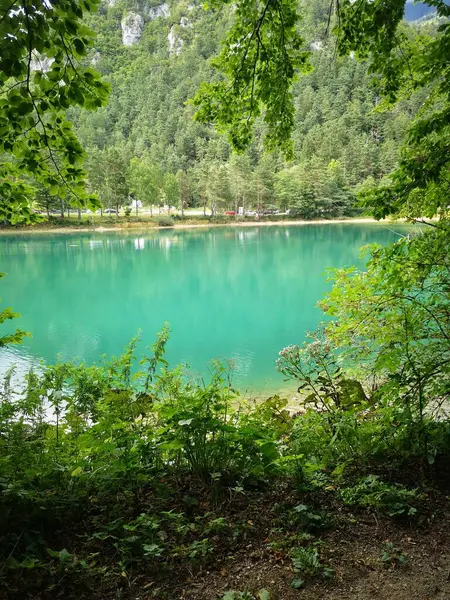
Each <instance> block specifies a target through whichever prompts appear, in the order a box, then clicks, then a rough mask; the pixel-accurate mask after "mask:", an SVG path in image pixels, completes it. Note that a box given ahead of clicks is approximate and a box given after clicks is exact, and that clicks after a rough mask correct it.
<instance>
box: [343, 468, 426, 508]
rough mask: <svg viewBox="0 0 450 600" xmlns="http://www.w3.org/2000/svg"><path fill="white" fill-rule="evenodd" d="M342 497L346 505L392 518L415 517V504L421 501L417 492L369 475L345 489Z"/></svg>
mask: <svg viewBox="0 0 450 600" xmlns="http://www.w3.org/2000/svg"><path fill="white" fill-rule="evenodd" d="M341 496H342V499H343V501H344V502H345V503H346V504H356V505H358V506H362V507H363V508H369V509H372V510H376V511H379V512H384V513H386V514H388V515H389V516H390V517H412V516H414V515H415V514H416V513H417V508H415V506H414V504H415V503H417V502H418V500H419V499H420V496H419V494H418V492H417V491H416V490H408V489H406V488H405V487H403V486H401V485H398V484H394V485H393V484H389V483H385V482H384V481H382V480H381V479H379V478H378V477H377V476H375V475H369V476H368V477H365V478H364V479H362V480H361V481H359V482H358V483H357V484H356V485H352V486H351V487H348V488H343V489H342V490H341Z"/></svg>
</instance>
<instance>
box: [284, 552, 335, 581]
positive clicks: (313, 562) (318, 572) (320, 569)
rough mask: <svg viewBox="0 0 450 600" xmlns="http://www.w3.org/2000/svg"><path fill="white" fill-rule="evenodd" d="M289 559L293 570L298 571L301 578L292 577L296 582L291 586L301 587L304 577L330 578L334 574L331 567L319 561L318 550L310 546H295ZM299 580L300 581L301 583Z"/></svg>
mask: <svg viewBox="0 0 450 600" xmlns="http://www.w3.org/2000/svg"><path fill="white" fill-rule="evenodd" d="M291 560H292V566H293V569H294V572H295V573H298V574H299V575H301V576H302V578H303V579H301V580H298V579H294V582H296V583H295V585H293V586H292V587H295V588H300V587H302V585H303V581H304V580H305V579H311V578H313V577H322V578H324V579H330V578H331V577H333V575H334V571H333V569H330V567H327V566H325V565H324V564H323V563H322V562H321V561H320V558H319V552H318V551H317V549H316V548H314V547H312V546H311V547H308V548H303V547H300V548H295V549H294V550H292V553H291ZM300 581H301V582H302V583H301V584H300ZM294 582H293V583H294ZM291 585H292V584H291Z"/></svg>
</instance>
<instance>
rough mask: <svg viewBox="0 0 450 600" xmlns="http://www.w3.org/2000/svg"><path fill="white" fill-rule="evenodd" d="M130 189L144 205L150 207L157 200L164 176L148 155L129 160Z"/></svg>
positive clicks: (151, 210) (151, 211) (151, 207)
mask: <svg viewBox="0 0 450 600" xmlns="http://www.w3.org/2000/svg"><path fill="white" fill-rule="evenodd" d="M128 180H129V184H130V191H131V192H132V193H133V194H134V195H135V196H136V199H138V200H140V201H141V202H142V204H143V205H144V206H149V207H150V213H151V214H153V204H157V203H158V202H159V197H160V191H161V189H162V187H163V185H164V176H163V173H162V170H161V168H160V166H159V165H157V164H154V163H153V161H152V160H151V159H150V157H149V156H148V155H145V156H142V157H139V158H138V157H134V158H132V159H131V161H130V168H129V172H128Z"/></svg>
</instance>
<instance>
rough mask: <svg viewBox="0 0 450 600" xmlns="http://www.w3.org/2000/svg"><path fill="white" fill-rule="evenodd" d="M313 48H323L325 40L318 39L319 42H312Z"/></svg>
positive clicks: (311, 46)
mask: <svg viewBox="0 0 450 600" xmlns="http://www.w3.org/2000/svg"><path fill="white" fill-rule="evenodd" d="M310 48H311V50H316V51H317V50H323V42H321V41H320V40H318V41H317V42H311V45H310Z"/></svg>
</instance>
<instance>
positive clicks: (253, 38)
mask: <svg viewBox="0 0 450 600" xmlns="http://www.w3.org/2000/svg"><path fill="white" fill-rule="evenodd" d="M297 21H298V14H297V3H296V2H295V1H294V0H283V1H282V2H272V1H271V0H269V1H268V2H256V3H255V2H249V1H248V0H240V1H239V2H238V3H237V4H235V5H234V18H233V25H232V27H231V28H230V30H229V32H228V35H227V38H226V40H225V42H224V44H223V48H222V50H221V53H220V54H219V56H218V57H217V58H216V60H215V62H214V65H215V66H216V68H218V69H219V70H220V71H221V72H222V73H224V75H225V76H226V79H225V80H219V81H216V82H214V83H211V84H203V85H202V86H201V87H200V90H199V91H198V93H197V96H196V97H195V99H194V104H195V105H196V106H197V107H199V109H198V111H197V113H196V118H197V119H198V120H201V121H206V122H209V121H215V122H216V123H217V124H218V125H220V126H222V127H227V128H228V132H229V136H230V140H231V143H232V144H233V146H234V147H235V148H237V149H240V150H242V149H243V148H245V147H247V146H248V144H249V142H250V140H251V134H252V127H253V125H254V122H255V118H256V117H257V116H259V115H260V114H261V112H262V110H264V117H263V118H264V122H265V123H266V124H267V133H266V142H267V146H268V148H269V149H274V148H276V147H282V148H283V149H284V151H285V153H286V154H287V155H290V154H291V153H292V149H291V146H290V143H289V140H290V136H291V133H292V129H293V126H294V107H293V102H292V100H293V97H292V91H291V86H292V82H293V80H294V76H295V74H296V71H297V70H299V69H301V70H304V71H307V70H308V63H307V59H308V56H309V53H308V52H305V51H303V50H302V46H303V40H302V38H301V37H300V36H299V34H298V32H297V27H296V25H297Z"/></svg>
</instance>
